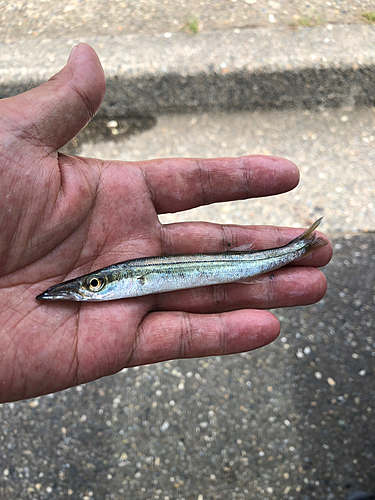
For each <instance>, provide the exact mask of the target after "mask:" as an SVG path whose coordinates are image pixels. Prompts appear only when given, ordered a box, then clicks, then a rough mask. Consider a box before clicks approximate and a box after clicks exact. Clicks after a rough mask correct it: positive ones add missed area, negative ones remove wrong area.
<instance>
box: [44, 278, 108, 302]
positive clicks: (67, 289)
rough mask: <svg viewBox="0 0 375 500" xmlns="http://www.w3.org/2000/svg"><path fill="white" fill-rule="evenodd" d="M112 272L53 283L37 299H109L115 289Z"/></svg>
mask: <svg viewBox="0 0 375 500" xmlns="http://www.w3.org/2000/svg"><path fill="white" fill-rule="evenodd" d="M115 284H116V276H114V275H113V273H112V274H111V273H104V272H96V273H91V274H87V275H86V276H80V277H79V278H75V279H72V280H69V281H64V282H63V283H59V284H58V285H53V286H51V287H50V288H48V289H47V290H46V291H45V292H43V293H41V294H40V295H38V296H37V299H38V300H74V301H101V300H110V299H111V298H113V297H112V295H113V293H114V291H115Z"/></svg>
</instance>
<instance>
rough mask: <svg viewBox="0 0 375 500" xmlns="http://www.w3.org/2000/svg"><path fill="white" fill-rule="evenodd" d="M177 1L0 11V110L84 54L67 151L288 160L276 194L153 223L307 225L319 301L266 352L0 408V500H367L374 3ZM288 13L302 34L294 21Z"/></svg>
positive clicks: (372, 484)
mask: <svg viewBox="0 0 375 500" xmlns="http://www.w3.org/2000/svg"><path fill="white" fill-rule="evenodd" d="M179 4H180V5H181V6H180V7H179V8H177V7H176V4H174V3H173V2H167V1H166V2H163V3H161V2H143V1H140V2H130V1H123V2H121V3H120V2H111V4H108V5H107V4H105V7H103V6H102V5H101V9H100V12H99V11H98V9H97V6H96V4H94V3H92V2H87V5H86V4H84V5H83V6H82V4H81V3H80V4H79V5H81V7H79V5H78V3H77V4H76V3H75V2H70V3H69V4H67V5H65V6H64V7H63V8H62V9H61V8H59V7H58V6H57V5H56V4H55V3H54V2H30V3H29V4H27V5H25V4H24V3H23V2H19V3H17V2H14V3H13V4H8V3H6V2H3V4H1V2H0V9H2V10H1V11H0V15H1V16H3V17H2V18H1V19H2V25H1V26H2V27H1V30H2V31H0V33H2V40H0V46H1V47H0V48H1V50H0V92H1V95H2V96H9V95H14V94H15V93H17V92H19V91H21V90H24V89H26V88H30V86H33V85H35V84H37V83H38V82H40V81H43V80H45V79H46V78H48V77H49V76H51V75H52V74H53V72H54V71H55V70H57V69H58V68H59V66H60V65H61V64H64V61H65V59H66V57H67V55H68V52H69V49H70V48H71V46H72V45H73V44H75V43H77V41H78V40H81V39H84V40H86V41H90V43H92V44H93V45H94V47H95V48H96V49H97V50H98V52H99V54H100V56H101V58H102V60H103V64H104V68H105V71H106V76H107V80H108V86H109V89H108V94H107V97H106V101H105V103H104V105H103V108H102V110H101V112H100V113H99V115H98V118H96V119H95V120H94V122H93V123H92V125H91V126H89V127H88V128H87V129H86V130H84V131H83V132H82V133H81V134H80V136H79V137H78V138H77V139H75V140H74V141H72V143H70V144H69V145H68V146H67V147H66V151H68V152H69V153H72V154H80V155H86V156H94V157H95V156H96V157H101V158H113V159H118V160H141V159H147V158H153V157H175V156H201V157H212V156H238V155H243V154H250V153H261V154H273V155H280V156H286V157H288V158H290V159H291V160H293V161H294V162H295V163H296V164H297V165H298V166H299V167H300V169H301V182H300V185H299V186H298V187H297V188H296V189H295V190H294V191H293V192H292V193H287V194H285V195H282V196H279V197H270V198H267V199H260V200H249V201H241V202H233V203H226V204H217V205H212V206H208V207H204V208H200V209H195V210H192V211H188V212H184V213H183V214H174V215H170V214H167V215H165V216H163V217H162V220H163V222H165V223H168V222H172V221H175V220H191V219H195V220H196V219H200V220H212V221H217V222H220V223H239V224H276V225H292V226H307V225H308V224H309V223H310V222H312V220H314V219H316V218H317V217H319V216H321V215H323V216H324V222H323V226H322V230H323V231H325V232H326V233H327V234H328V236H329V237H330V238H331V239H332V241H333V246H334V257H333V259H332V262H331V263H330V264H329V265H328V266H327V267H326V269H325V270H324V272H325V274H326V276H327V280H328V292H327V294H326V296H325V298H324V299H323V300H322V301H320V302H319V304H316V305H313V306H309V307H301V308H294V309H283V310H279V311H275V312H276V314H277V315H278V317H279V319H280V320H281V323H282V332H281V335H280V337H279V339H277V340H276V341H275V342H274V343H273V344H271V345H269V346H267V347H265V348H263V349H261V350H258V351H254V352H251V353H243V354H240V355H233V356H228V357H216V358H203V359H199V360H178V361H171V362H167V363H160V364H156V365H150V366H146V367H141V368H133V369H128V370H124V371H122V372H120V373H119V374H117V375H114V376H112V377H108V378H104V379H101V380H98V381H95V382H92V383H90V384H86V385H83V386H79V387H76V388H73V389H70V390H67V391H64V392H61V393H58V394H54V395H47V396H44V397H40V398H35V399H32V400H28V401H23V402H18V403H10V404H4V405H2V406H1V407H0V497H1V498H4V499H11V500H13V499H28V500H29V499H37V500H39V499H55V498H64V499H66V498H74V499H76V498H77V499H84V500H90V499H96V500H102V499H105V500H109V499H111V500H112V499H115V500H117V499H127V498H132V497H133V498H135V499H140V500H148V499H155V500H159V499H160V500H175V499H176V500H183V499H186V500H190V499H192V500H218V499H220V500H221V499H223V500H224V499H225V500H226V499H236V500H237V499H241V500H246V499H256V500H273V499H287V500H300V499H302V500H310V499H320V500H322V499H324V500H339V499H343V500H344V499H346V498H347V497H348V495H350V494H351V493H353V492H355V491H357V492H358V491H360V490H361V491H365V492H372V493H374V492H375V466H374V464H375V459H374V454H375V441H374V432H373V430H374V423H375V416H374V396H375V385H374V372H375V340H374V335H373V331H374V314H373V310H374V305H375V304H374V292H375V285H374V284H375V237H374V234H375V202H374V198H373V192H374V180H375V179H374V177H375V174H374V157H375V150H374V142H375V123H374V108H373V103H374V88H375V86H374V85H373V81H374V67H375V65H374V50H373V47H374V42H375V31H374V28H373V27H372V26H371V25H369V24H367V23H366V22H365V20H364V17H363V15H362V14H363V12H364V11H367V12H369V11H372V10H373V11H375V6H374V5H373V2H349V1H347V2H316V1H315V2H309V3H306V4H304V5H303V6H302V4H300V3H298V2H288V3H287V5H284V3H282V2H260V1H258V2H256V1H248V2H245V1H243V2H240V1H239V0H238V1H237V2H229V1H228V2H224V1H218V2H191V3H189V4H188V3H186V4H185V3H183V2H181V3H179ZM90 5H91V7H92V8H91V10H90V9H89V6H90ZM307 5H309V7H307ZM189 7H190V8H191V11H192V13H191V14H190V13H189V14H187V12H188V11H189ZM229 7H230V8H229ZM12 9H13V10H12ZM79 9H81V10H79ZM116 9H117V10H116ZM121 9H122V14H121V12H120V11H121ZM163 9H164V10H163ZM198 9H201V10H199V11H198ZM245 9H247V10H245ZM306 9H307V11H308V13H309V12H312V11H314V12H315V14H314V15H315V18H314V19H315V20H313V19H312V16H311V15H310V14H309V16H310V17H309V20H303V21H301V19H302V18H303V17H304V16H305V15H306V14H305V11H306ZM309 9H312V10H311V11H310V10H309ZM77 12H79V13H80V15H79V16H78V17H77ZM322 12H324V13H325V15H326V17H325V18H324V19H322V14H321V13H322ZM48 13H49V14H50V17H48V15H47V14H48ZM223 13H224V14H223ZM251 13H252V14H251ZM317 13H318V14H319V16H320V17H319V16H318V14H317ZM229 14H230V15H229ZM333 15H335V16H336V17H333ZM51 16H52V17H51ZM190 16H191V17H190ZM194 16H195V17H197V18H198V19H199V22H200V23H201V24H200V26H198V33H197V34H195V35H193V34H192V33H191V20H192V19H193V17H194ZM246 16H249V18H246ZM270 16H271V17H270ZM272 16H273V17H272ZM294 16H297V17H294ZM121 17H123V19H120V18H121ZM48 19H50V21H51V22H50V21H49V20H48ZM109 19H116V23H115V24H113V23H112V24H111V22H110V21H109ZM185 19H187V20H186V21H185ZM228 19H229V20H230V22H229V21H228V22H226V21H227V20H228ZM249 19H250V20H249ZM274 20H276V22H274ZM293 20H294V23H293V22H292V21H293ZM52 21H54V22H55V30H53V23H52ZM174 21H176V22H174ZM64 23H65V24H64ZM186 23H188V24H189V23H190V24H189V26H190V28H189V29H188V28H187V27H186ZM336 23H340V24H336ZM353 23H354V24H353ZM105 24H107V26H105ZM198 25H199V23H198ZM64 26H65V27H64ZM120 27H121V29H119V28H120ZM134 27H135V28H134ZM189 30H190V32H189ZM57 40H58V41H59V43H57Z"/></svg>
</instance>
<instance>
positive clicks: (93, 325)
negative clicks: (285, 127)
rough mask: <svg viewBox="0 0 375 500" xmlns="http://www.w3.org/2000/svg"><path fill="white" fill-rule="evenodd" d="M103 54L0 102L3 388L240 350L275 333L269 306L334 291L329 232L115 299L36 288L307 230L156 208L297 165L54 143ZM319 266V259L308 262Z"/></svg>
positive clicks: (259, 183)
mask: <svg viewBox="0 0 375 500" xmlns="http://www.w3.org/2000/svg"><path fill="white" fill-rule="evenodd" d="M104 90H105V82H104V76H103V71H102V68H101V66H100V63H99V60H98V58H97V56H96V54H95V52H94V51H93V49H91V48H90V47H89V46H87V45H84V44H80V45H79V46H78V47H77V48H76V50H75V52H74V53H73V55H72V56H71V58H70V60H69V62H68V64H67V65H66V66H65V67H64V68H63V69H62V71H61V72H60V73H58V74H57V75H56V76H54V77H53V78H52V79H51V80H50V81H48V82H47V83H45V84H43V85H41V86H40V87H38V88H36V89H33V90H31V91H29V92H26V93H24V94H21V95H19V96H17V97H13V98H10V99H4V100H3V101H2V102H0V107H1V109H0V176H1V182H0V219H1V224H0V227H1V233H0V381H1V385H0V401H2V402H4V401H12V400H18V399H22V398H29V397H32V396H37V395H41V394H46V393H48V392H54V391H58V390H61V389H65V388H68V387H71V386H74V385H76V384H81V383H84V382H88V381H90V380H94V379H96V378H99V377H102V376H104V375H110V374H112V373H115V372H117V371H118V370H121V369H122V368H124V367H126V366H136V365H141V364H145V363H152V362H157V361H162V360H167V359H172V358H179V357H198V356H210V355H219V354H230V353H235V352H241V351H247V350H251V349H255V348H258V347H261V346H263V345H265V344H267V343H269V342H271V341H272V340H274V339H275V338H276V337H277V335H278V333H279V322H278V320H277V319H276V318H275V317H274V316H273V315H272V314H271V313H269V312H267V311H264V310H263V309H264V308H275V307H285V306H295V305H303V304H310V303H313V302H315V301H317V300H319V299H320V298H321V297H322V296H323V295H324V293H325V290H326V282H325V278H324V275H323V274H322V273H321V272H320V271H318V270H317V269H316V268H315V266H323V265H325V264H326V263H327V262H328V261H329V259H330V257H331V251H332V248H331V246H330V245H327V246H326V247H323V248H321V249H319V250H318V251H316V252H315V253H314V254H313V255H311V256H309V257H307V258H306V259H304V260H302V261H300V262H298V263H297V264H296V265H295V266H291V267H288V268H283V269H280V270H278V271H275V272H274V274H275V277H274V278H273V279H272V280H270V279H269V277H267V276H264V277H261V278H259V279H258V281H257V283H256V284H254V285H252V286H247V285H243V284H228V285H220V286H213V287H206V288H200V289H195V290H184V291H179V292H173V293H164V294H158V295H150V296H146V297H140V298H136V299H125V300H119V301H113V302H105V303H78V302H63V303H62V302H46V303H41V302H38V301H37V300H35V297H36V295H38V294H39V293H41V292H42V291H44V290H45V289H46V288H48V287H49V286H51V285H53V284H56V283H59V282H61V281H64V280H66V279H70V278H73V277H76V276H79V275H82V274H86V273H88V272H90V271H92V270H94V269H98V268H101V267H103V266H106V265H110V264H113V263H115V262H119V261H122V260H126V259H131V258H135V257H144V256H151V255H160V254H178V253H194V252H211V251H224V250H225V249H227V247H228V242H230V243H231V246H232V247H234V246H238V245H242V244H244V243H248V242H252V243H253V244H254V247H256V248H268V247H272V246H278V245H281V244H283V243H286V242H288V241H289V240H291V239H292V238H293V237H295V236H297V234H299V233H300V232H301V231H299V230H296V229H281V228H270V227H240V226H221V225H215V224H209V223H201V222H200V223H178V224H170V225H162V224H160V222H159V220H158V217H157V214H158V213H163V212H177V211H180V210H186V209H188V208H192V207H195V206H199V205H202V204H208V203H213V202H218V201H227V200H234V199H243V198H249V197H258V196H267V195H272V194H277V193H281V192H283V191H287V190H289V189H292V188H294V187H295V186H296V184H297V183H298V178H299V174H298V170H297V168H296V167H295V166H294V165H293V164H292V163H291V162H289V161H287V160H283V159H280V158H272V157H262V156H248V157H243V158H235V159H231V158H225V159H211V160H197V159H173V160H154V161H145V162H141V163H131V162H114V161H101V160H94V159H88V158H79V157H71V156H66V155H63V154H60V153H58V149H59V148H60V147H62V146H63V145H64V144H66V143H67V142H68V141H69V140H70V139H72V138H73V137H74V136H75V135H76V134H77V133H78V132H79V130H80V129H81V128H83V127H84V126H85V125H86V123H87V122H88V121H89V120H90V119H91V118H92V117H93V115H94V114H95V112H96V110H97V109H98V107H99V105H100V103H101V100H102V98H103V95H104ZM305 266H309V267H305Z"/></svg>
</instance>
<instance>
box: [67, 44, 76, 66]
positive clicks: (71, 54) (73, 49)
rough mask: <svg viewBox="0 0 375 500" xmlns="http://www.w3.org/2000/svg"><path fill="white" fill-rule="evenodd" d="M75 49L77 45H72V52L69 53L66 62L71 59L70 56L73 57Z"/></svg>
mask: <svg viewBox="0 0 375 500" xmlns="http://www.w3.org/2000/svg"><path fill="white" fill-rule="evenodd" d="M77 47H78V45H74V47H73V48H72V51H71V52H70V54H69V57H68V62H69V61H70V59H71V58H72V56H73V54H74V52H75V51H76V48H77Z"/></svg>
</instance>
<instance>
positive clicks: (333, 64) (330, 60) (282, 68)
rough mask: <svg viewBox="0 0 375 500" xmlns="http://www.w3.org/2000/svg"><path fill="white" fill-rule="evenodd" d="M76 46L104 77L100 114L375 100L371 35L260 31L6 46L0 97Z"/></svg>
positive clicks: (34, 79) (346, 30) (29, 83)
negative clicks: (91, 53) (93, 54)
mask: <svg viewBox="0 0 375 500" xmlns="http://www.w3.org/2000/svg"><path fill="white" fill-rule="evenodd" d="M79 41H85V42H87V43H89V44H90V45H92V46H93V47H94V48H95V49H96V50H97V52H98V54H99V57H100V59H101V61H102V64H103V67H104V69H105V73H106V78H107V93H106V97H105V100H104V103H103V105H102V107H101V109H100V112H99V114H100V115H102V116H108V117H113V116H134V115H137V116H139V115H142V116H145V115H161V114H166V113H186V112H189V111H191V112H193V111H194V112H195V111H197V110H199V111H217V110H221V111H235V110H237V111H240V110H254V109H282V108H291V107H304V108H309V109H311V108H314V107H317V106H326V107H331V106H342V105H349V106H363V105H366V106H369V105H373V102H374V100H375V85H374V82H375V51H374V47H375V27H373V26H368V25H345V26H343V25H333V26H332V25H328V26H318V27H315V28H306V29H302V30H295V31H293V30H288V29H285V28H273V29H268V28H267V29H266V28H259V29H246V30H235V31H231V32H210V33H207V34H198V35H196V36H189V35H187V34H183V33H178V34H170V33H165V34H164V35H159V36H153V35H132V36H125V37H113V38H86V39H80V40H76V39H75V40H73V39H66V40H46V39H43V40H32V41H30V40H21V41H19V42H16V43H15V42H3V43H1V44H0V97H8V96H11V95H15V94H18V93H20V92H23V91H25V90H27V89H29V88H31V87H33V86H36V85H38V84H40V83H41V82H43V81H45V80H46V79H47V78H49V77H50V76H51V75H53V74H54V73H55V72H57V71H58V70H59V69H60V68H61V67H62V66H63V65H64V64H65V62H66V59H67V56H68V54H69V51H70V49H71V47H72V46H73V45H74V44H76V43H78V42H79Z"/></svg>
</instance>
